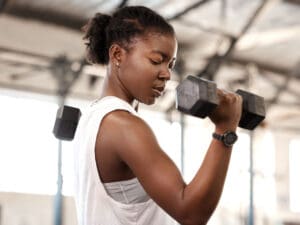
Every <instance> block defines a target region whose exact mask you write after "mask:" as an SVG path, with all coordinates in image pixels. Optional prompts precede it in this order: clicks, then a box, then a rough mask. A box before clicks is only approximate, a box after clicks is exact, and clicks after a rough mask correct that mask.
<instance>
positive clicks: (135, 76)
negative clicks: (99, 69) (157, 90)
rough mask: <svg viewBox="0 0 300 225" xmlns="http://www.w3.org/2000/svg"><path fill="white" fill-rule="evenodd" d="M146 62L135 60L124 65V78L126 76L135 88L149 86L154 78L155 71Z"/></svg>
mask: <svg viewBox="0 0 300 225" xmlns="http://www.w3.org/2000/svg"><path fill="white" fill-rule="evenodd" d="M146 60H147V59H146ZM146 60H142V59H137V60H132V61H131V62H130V63H127V64H126V70H125V71H124V72H126V76H128V78H129V79H130V80H131V81H132V83H134V84H135V85H137V86H143V87H145V86H151V85H152V82H153V81H154V80H155V78H156V74H157V71H155V69H154V67H153V66H151V64H150V63H149V62H147V61H146ZM137 86H135V87H137Z"/></svg>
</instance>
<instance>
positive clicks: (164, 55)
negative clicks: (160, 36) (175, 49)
mask: <svg viewBox="0 0 300 225" xmlns="http://www.w3.org/2000/svg"><path fill="white" fill-rule="evenodd" d="M152 52H153V53H158V54H160V55H161V56H162V57H163V58H164V59H171V58H170V57H169V56H168V55H167V54H166V53H164V52H162V51H160V50H152ZM174 60H176V57H173V58H172V61H174Z"/></svg>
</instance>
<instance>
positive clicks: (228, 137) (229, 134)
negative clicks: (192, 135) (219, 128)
mask: <svg viewBox="0 0 300 225" xmlns="http://www.w3.org/2000/svg"><path fill="white" fill-rule="evenodd" d="M212 136H213V138H215V139H217V140H219V141H222V142H223V144H224V145H225V146H226V147H232V146H233V144H234V143H235V142H236V141H237V139H238V136H237V134H236V133H235V132H234V131H226V132H225V133H224V134H217V133H213V135H212Z"/></svg>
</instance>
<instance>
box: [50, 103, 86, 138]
mask: <svg viewBox="0 0 300 225" xmlns="http://www.w3.org/2000/svg"><path fill="white" fill-rule="evenodd" d="M80 116H81V112H80V110H79V109H77V108H74V107H71V106H62V107H60V108H59V109H58V110H57V114H56V120H55V124H54V128H53V134H54V136H55V137H56V138H58V139H60V140H68V141H70V140H73V138H74V136H75V132H76V128H77V125H78V121H79V119H80Z"/></svg>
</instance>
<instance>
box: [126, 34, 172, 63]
mask: <svg viewBox="0 0 300 225" xmlns="http://www.w3.org/2000/svg"><path fill="white" fill-rule="evenodd" d="M131 43H132V44H131V47H132V48H134V49H136V50H139V51H143V52H145V53H147V52H149V53H150V52H153V51H160V52H164V53H165V54H167V55H168V56H169V57H172V58H173V57H175V55H176V52H177V41H176V38H175V36H174V35H172V34H163V33H157V32H147V33H146V34H144V35H142V36H138V37H135V38H134V39H133V40H132V42H131Z"/></svg>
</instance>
